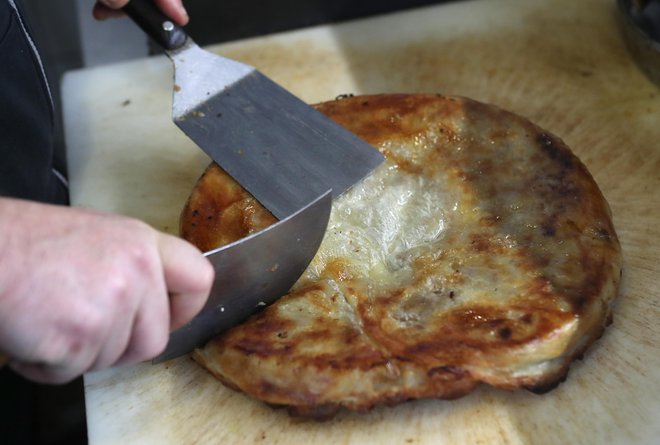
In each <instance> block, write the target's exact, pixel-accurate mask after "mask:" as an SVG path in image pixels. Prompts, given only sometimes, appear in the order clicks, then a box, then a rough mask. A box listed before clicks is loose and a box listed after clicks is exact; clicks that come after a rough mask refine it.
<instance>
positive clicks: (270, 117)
mask: <svg viewBox="0 0 660 445" xmlns="http://www.w3.org/2000/svg"><path fill="white" fill-rule="evenodd" d="M168 54H169V56H170V58H171V59H172V61H173V62H174V66H175V89H174V90H175V92H174V98H173V112H172V114H173V119H174V121H175V123H176V124H177V125H178V126H179V127H180V128H181V129H182V130H183V131H184V132H185V133H186V134H187V135H188V136H189V137H190V138H191V139H192V140H194V141H195V142H196V143H197V145H199V146H200V147H201V148H202V149H203V150H204V151H205V152H206V153H207V154H208V155H209V156H210V157H211V158H212V159H213V160H214V161H216V162H217V163H218V164H219V165H220V166H221V167H222V168H223V169H225V170H226V171H227V172H228V173H229V174H230V175H231V176H233V177H234V179H236V180H237V181H238V183H240V184H241V185H242V186H243V187H245V188H246V189H247V190H248V191H249V192H250V193H251V194H252V195H253V196H254V197H255V198H256V199H257V200H259V201H260V202H261V203H262V204H263V205H264V206H265V207H266V208H267V209H268V210H270V211H271V212H272V213H273V214H274V215H275V216H276V217H277V218H278V219H283V218H286V217H287V216H289V215H291V214H292V213H294V212H296V211H297V210H299V209H301V208H302V207H304V206H305V205H307V204H308V203H310V202H312V201H313V200H315V199H316V198H318V197H319V196H320V195H321V194H323V193H324V192H325V191H326V190H329V189H331V190H332V193H333V195H334V196H335V197H336V196H338V195H340V194H341V193H343V192H344V191H345V190H347V189H348V188H349V187H350V186H352V185H353V184H354V183H356V182H357V181H359V180H360V179H362V178H363V177H365V176H366V175H367V174H369V173H370V172H371V171H372V170H373V169H374V168H376V167H377V166H378V165H379V164H380V163H381V162H383V160H384V157H383V155H382V154H381V153H380V152H379V151H378V150H376V149H375V148H373V147H372V146H371V145H369V144H367V143H366V142H364V141H363V140H361V139H359V138H358V137H356V136H355V135H353V134H352V133H350V132H349V131H347V130H345V129H344V128H343V127H341V126H339V125H338V124H336V123H335V122H333V121H332V120H330V119H329V118H327V117H326V116H324V115H323V114H321V113H320V112H318V111H316V110H314V109H313V108H312V107H310V106H309V105H307V104H306V103H304V102H303V101H301V100H300V99H298V98H297V97H295V96H294V95H292V94H291V93H289V92H288V91H286V90H285V89H284V88H282V87H281V86H279V85H277V84H276V83H275V82H273V81H272V80H270V79H268V78H267V77H266V76H264V75H263V74H261V73H260V72H258V71H257V70H256V69H254V68H253V67H251V66H249V65H245V64H242V63H239V62H236V61H233V60H229V59H226V58H224V57H220V56H217V55H215V54H212V53H210V52H208V51H205V50H202V49H201V48H199V47H198V46H197V45H196V44H194V43H193V42H192V41H191V40H190V39H189V40H188V42H187V43H186V44H185V45H184V46H183V47H181V48H179V49H177V50H174V51H169V52H168Z"/></svg>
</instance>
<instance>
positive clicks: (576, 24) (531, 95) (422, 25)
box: [63, 0, 660, 445]
mask: <svg viewBox="0 0 660 445" xmlns="http://www.w3.org/2000/svg"><path fill="white" fill-rule="evenodd" d="M193 19H194V18H193ZM212 50H214V51H217V52H221V53H222V54H224V55H226V56H228V57H232V58H236V59H239V60H241V61H244V62H247V63H250V64H253V65H255V66H257V67H258V68H260V69H261V70H262V71H264V72H265V73H266V74H267V75H269V76H271V77H272V78H274V79H275V80H276V81H278V82H280V83H282V84H283V85H284V86H285V87H287V88H289V89H291V90H292V91H294V92H295V93H296V94H298V95H299V96H300V97H302V98H303V99H304V100H307V101H309V102H318V101H323V100H329V99H332V98H334V97H335V96H336V95H339V94H345V93H355V94H358V93H388V92H405V93H415V92H438V93H444V94H452V95H462V96H468V97H471V98H473V99H477V100H481V101H484V102H489V103H493V104H495V105H498V106H501V107H504V108H507V109H509V110H511V111H514V112H516V113H519V114H521V115H523V116H526V117H528V118H529V119H531V120H532V121H534V122H535V123H537V124H539V125H541V126H542V127H544V128H545V129H547V130H549V131H551V132H553V133H555V134H556V135H558V136H560V137H561V138H562V139H564V141H565V142H566V143H567V144H568V145H569V146H570V147H571V148H572V149H573V151H574V152H575V153H576V154H577V155H578V156H579V157H580V158H581V159H582V161H583V162H584V163H585V165H586V166H587V167H588V168H589V170H590V171H591V173H592V174H593V176H594V178H595V180H596V182H597V183H598V184H599V186H600V187H601V189H602V191H603V193H604V195H605V197H606V198H607V200H608V201H609V203H610V206H611V209H612V212H613V215H614V223H615V226H616V230H617V232H618V235H619V237H620V240H621V244H622V249H623V255H624V274H623V282H622V287H621V291H620V296H619V298H618V300H617V302H616V306H615V308H614V322H613V324H612V325H611V326H610V327H609V328H608V329H607V331H606V332H605V335H604V336H603V337H602V338H601V339H600V340H599V341H597V342H596V343H595V344H594V345H593V346H592V347H591V348H590V349H589V351H588V352H587V354H586V355H585V357H584V359H583V360H582V361H578V362H576V363H575V364H574V365H573V367H572V369H571V371H570V373H569V376H568V379H567V380H566V382H564V383H563V384H562V385H560V386H559V387H558V388H557V389H555V390H554V391H552V392H550V393H547V394H545V395H534V394H531V393H529V392H526V391H514V392H506V391H501V390H494V389H491V388H488V387H480V388H479V389H477V391H475V392H474V393H472V394H470V395H469V396H467V397H465V398H462V399H459V400H455V401H439V400H425V401H418V402H411V403H406V404H403V405H401V406H397V407H394V408H386V407H383V408H378V409H375V410H373V411H371V412H368V413H364V414H354V413H342V414H340V415H339V416H337V417H336V418H335V419H334V420H332V421H329V422H322V423H316V422H311V421H301V420H298V419H293V418H290V417H289V416H288V415H287V414H286V412H284V411H282V410H276V409H272V408H270V407H267V406H265V405H263V404H261V403H259V402H257V401H254V400H251V399H249V398H248V397H246V396H244V395H242V394H240V393H237V392H234V391H231V390H229V389H226V388H225V387H223V386H222V385H221V384H219V383H218V382H217V381H216V380H215V379H213V378H212V377H211V376H209V375H208V374H207V373H206V372H205V371H203V370H202V369H201V368H199V367H198V366H197V365H196V364H195V363H193V362H192V361H191V360H190V359H189V358H188V357H183V358H180V359H177V360H173V361H171V362H167V363H165V364H161V365H157V366H151V365H149V364H142V365H138V366H132V367H126V368H121V369H112V370H107V371H103V372H99V373H95V374H90V375H87V376H86V377H85V382H86V403H87V413H88V429H89V440H90V443H91V444H92V445H97V444H116V443H127V444H128V443H130V444H133V443H145V444H153V443H159V444H167V443H172V444H181V443H186V444H192V443H199V444H208V443H222V444H251V443H264V444H278V443H279V444H298V443H314V444H324V443H332V444H349V443H351V444H352V443H355V444H364V443H377V444H422V443H426V444H465V443H472V444H479V443H481V444H498V443H506V444H528V443H533V444H564V443H584V444H593V443H626V444H628V443H649V444H650V443H658V442H657V441H658V438H659V437H660V420H658V419H660V397H659V394H660V350H659V349H660V348H658V343H657V339H658V338H659V336H660V323H658V320H659V319H660V317H659V315H660V309H659V301H660V89H659V88H658V87H657V86H656V85H654V84H652V83H651V82H650V81H648V80H647V79H646V77H644V75H643V74H642V73H641V71H640V70H639V69H638V68H637V66H636V65H635V64H634V62H633V61H632V59H631V58H630V55H629V53H628V51H627V49H626V47H625V44H624V42H623V40H622V38H621V35H620V32H619V26H618V22H617V16H616V7H615V4H614V2H613V1H609V0H582V1H579V2H574V1H570V0H555V1H543V0H534V1H530V0H497V1H495V0H491V1H487V0H475V1H467V2H456V3H449V4H443V5H438V6H434V7H429V8H424V9H420V10H414V11H410V12H405V13H399V14H393V15H388V16H383V17H378V18H375V19H368V20H362V21H356V22H352V23H348V24H344V25H338V26H328V27H320V28H313V29H309V30H303V31H298V32H291V33H286V34H281V35H276V36H268V37H263V38H257V39H251V40H247V41H242V42H235V43H231V44H226V45H222V46H217V47H213V48H212ZM171 88H172V81H171V68H170V67H169V65H168V62H167V61H166V60H165V59H163V58H155V59H147V60H140V61H136V62H130V63H126V64H121V65H114V66H109V67H103V68H97V69H92V70H84V71H79V72H74V73H70V74H69V75H67V77H66V78H65V80H64V84H63V89H64V91H63V96H64V97H65V104H64V105H65V107H64V108H65V122H66V136H67V141H68V145H69V168H70V172H71V184H72V200H73V202H74V204H76V205H82V206H91V207H95V208H99V209H102V210H107V211H113V212H118V213H123V214H127V215H131V216H136V217H139V218H141V219H143V220H145V221H147V222H149V223H151V224H153V225H154V226H156V227H158V228H160V229H163V230H167V231H170V232H173V233H176V230H177V220H178V213H179V212H180V210H181V208H182V206H183V203H184V202H185V199H186V197H187V194H188V193H189V191H190V190H191V188H192V184H193V183H194V182H195V180H196V178H197V176H198V175H199V174H200V172H201V171H202V169H203V167H204V166H205V165H206V163H207V162H208V160H207V159H206V158H205V157H204V155H202V154H201V153H200V152H199V150H197V149H196V148H195V147H194V145H192V143H190V142H189V141H188V140H186V139H185V137H184V136H183V135H181V134H179V133H178V130H176V128H174V125H173V124H172V123H171V121H170V120H169V109H168V107H170V106H171V103H170V93H171Z"/></svg>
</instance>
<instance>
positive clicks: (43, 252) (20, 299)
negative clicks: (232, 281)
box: [0, 199, 214, 383]
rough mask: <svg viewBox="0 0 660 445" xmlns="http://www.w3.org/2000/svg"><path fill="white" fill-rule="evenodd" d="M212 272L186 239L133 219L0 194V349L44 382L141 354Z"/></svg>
mask: <svg viewBox="0 0 660 445" xmlns="http://www.w3.org/2000/svg"><path fill="white" fill-rule="evenodd" d="M213 274H214V272H213V268H212V266H211V264H210V263H209V262H208V260H207V259H206V258H204V256H202V255H201V253H200V252H199V251H198V250H197V249H196V248H195V247H193V246H192V245H191V244H188V243H187V242H185V241H183V240H181V239H179V238H176V237H174V236H171V235H166V234H164V233H161V232H158V231H156V230H154V229H153V228H151V227H150V226H148V225H146V224H144V223H142V222H139V221H137V220H133V219H129V218H124V217H121V216H115V215H108V214H103V213H99V212H94V211H89V210H83V209H74V208H67V207H59V206H50V205H44V204H37V203H30V202H26V201H20V200H11V199H0V351H1V352H4V353H7V354H8V355H9V356H10V357H11V359H12V360H11V362H10V366H11V367H12V368H13V369H14V370H15V371H16V372H18V373H19V374H22V375H23V376H25V377H27V378H29V379H32V380H34V381H37V382H44V383H63V382H66V381H69V380H71V379H73V378H75V377H77V376H79V375H81V374H82V373H85V372H88V371H94V370H99V369H103V368H107V367H111V366H115V365H121V364H128V363H135V362H139V361H143V360H147V359H150V358H152V357H154V356H156V355H158V354H159V353H160V352H161V351H162V350H163V349H164V347H165V345H166V343H167V340H168V338H169V332H170V330H172V329H176V328H177V327H180V326H182V325H183V324H185V323H186V322H187V321H189V320H190V319H191V318H192V317H193V316H194V315H195V314H196V313H197V312H199V310H200V309H201V308H202V306H203V305H204V303H205V301H206V299H207V296H208V293H209V290H210V287H211V284H212V282H213ZM168 294H169V295H168Z"/></svg>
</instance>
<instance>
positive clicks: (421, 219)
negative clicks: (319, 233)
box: [300, 162, 448, 291]
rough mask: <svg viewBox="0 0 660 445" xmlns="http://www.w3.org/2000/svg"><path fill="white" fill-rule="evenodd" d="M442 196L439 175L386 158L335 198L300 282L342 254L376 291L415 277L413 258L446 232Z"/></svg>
mask: <svg viewBox="0 0 660 445" xmlns="http://www.w3.org/2000/svg"><path fill="white" fill-rule="evenodd" d="M442 196H447V194H446V193H445V192H444V191H443V190H442V187H441V185H440V184H439V183H438V182H437V181H430V180H429V179H427V178H425V177H423V176H418V175H411V174H408V173H406V172H403V171H401V170H400V169H398V168H397V167H396V166H395V165H394V164H392V163H391V162H386V163H385V164H384V165H382V166H381V167H379V168H378V169H377V170H376V171H374V172H373V173H372V174H371V175H370V176H369V177H367V178H366V179H365V180H364V181H362V182H360V183H358V184H356V185H355V186H354V187H353V188H351V189H350V190H348V191H347V192H346V193H344V194H343V195H342V196H340V197H339V198H338V199H337V200H336V201H335V202H334V203H333V207H332V212H331V215H330V221H329V224H328V230H327V232H326V235H325V238H324V240H323V243H322V244H321V247H320V249H319V251H318V253H317V255H316V256H315V258H314V259H313V261H312V263H311V264H310V266H309V268H308V269H307V271H306V272H305V274H304V275H303V277H302V279H301V281H300V282H306V281H307V280H318V279H319V278H320V277H322V276H323V275H324V271H325V269H326V268H327V267H328V265H329V264H332V263H333V261H337V260H341V261H342V262H343V264H344V265H346V266H348V267H347V268H346V269H350V271H351V274H352V276H351V278H352V279H354V280H360V281H361V280H368V281H369V284H370V288H372V289H373V290H376V291H378V290H382V289H386V288H391V287H395V286H401V285H402V283H406V282H408V281H410V278H411V275H412V267H411V264H412V261H413V260H414V259H415V258H417V257H419V256H420V254H421V253H423V252H427V251H430V250H432V249H433V248H434V247H435V246H437V243H438V242H439V241H440V240H441V239H442V237H443V234H444V233H445V229H446V227H447V225H448V224H447V217H448V216H447V212H446V211H445V209H446V208H447V207H448V206H447V204H446V203H444V202H442V201H439V199H438V198H439V197H442Z"/></svg>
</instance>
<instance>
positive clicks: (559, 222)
mask: <svg viewBox="0 0 660 445" xmlns="http://www.w3.org/2000/svg"><path fill="white" fill-rule="evenodd" d="M318 109H319V110H320V111H322V112H323V113H325V114H327V115H328V116H329V117H331V118H332V119H334V120H335V121H337V122H338V123H340V124H341V125H343V126H345V127H346V128H348V129H349V130H351V131H353V132H354V133H356V134H357V135H358V136H360V137H362V138H363V139H365V140H366V141H368V142H369V143H371V144H372V145H374V146H375V147H377V148H379V149H380V150H381V151H382V152H383V153H384V154H385V155H386V156H387V158H388V160H389V162H390V164H389V167H388V168H390V170H396V172H395V173H382V172H380V173H377V174H374V177H375V176H378V175H390V178H391V177H392V176H391V175H395V177H401V178H404V179H403V180H404V181H408V182H406V184H416V183H421V184H423V185H422V186H420V187H419V189H414V187H413V189H411V190H412V191H411V192H410V193H409V194H410V195H414V194H415V193H417V194H423V195H424V197H425V199H427V201H425V202H427V204H426V207H424V206H421V207H419V208H418V209H417V210H416V211H417V212H422V211H423V212H426V211H427V207H428V202H430V203H432V207H433V209H431V210H428V212H429V213H428V215H432V216H433V215H436V216H437V215H442V218H443V221H441V222H442V224H441V228H442V231H441V232H439V233H440V234H439V235H438V236H437V237H436V238H434V239H433V240H431V241H429V242H428V243H426V244H425V245H421V246H414V247H411V248H409V249H408V250H402V251H397V252H398V253H397V254H396V255H395V258H390V259H386V261H385V263H386V267H385V269H386V272H385V273H384V274H382V273H381V272H378V273H381V275H378V274H377V273H376V272H374V271H371V269H370V271H367V272H364V271H363V270H362V263H360V262H359V261H354V260H355V259H354V258H352V257H351V255H347V254H345V252H344V253H343V254H341V255H340V254H331V255H330V254H329V255H328V256H327V258H324V259H323V260H316V259H315V261H316V262H317V263H318V264H316V263H313V264H316V266H315V267H316V269H315V272H314V273H311V272H310V273H308V274H307V275H305V276H304V277H303V278H302V279H301V280H300V281H299V283H298V284H297V285H296V286H295V287H294V290H293V291H292V292H291V293H290V294H288V295H286V296H284V297H283V298H282V299H281V300H279V301H278V302H277V303H275V304H273V305H272V306H270V307H268V308H266V309H265V310H264V311H263V312H261V313H260V314H257V315H256V316H254V317H252V318H251V319H250V320H248V321H247V322H246V323H244V324H243V325H241V326H238V327H236V328H234V329H232V330H230V331H228V332H227V333H225V334H224V335H222V336H221V337H219V338H217V339H215V340H213V341H211V342H210V343H209V344H208V345H207V346H206V347H205V348H203V349H200V350H197V351H196V352H195V353H194V358H195V360H197V361H198V362H200V363H201V364H202V365H203V366H204V367H206V368H207V369H208V370H209V371H210V372H212V373H213V374H214V375H216V376H217V377H218V378H219V379H220V380H222V381H223V382H224V383H226V384H228V385H229V386H231V387H233V388H237V389H240V390H242V391H244V392H246V393H248V394H250V395H252V396H254V397H257V398H259V399H261V400H264V401H266V402H267V403H271V404H275V405H286V406H288V407H289V408H290V409H291V410H292V412H295V413H298V414H301V415H307V416H317V417H323V416H327V415H330V414H332V413H333V412H334V411H335V410H336V409H338V408H340V407H345V408H348V409H353V410H365V409H369V408H371V407H373V406H374V405H376V404H394V403H399V402H402V401H405V400H408V399H419V398H426V397H439V398H455V397H460V396H462V395H464V394H466V393H468V392H470V391H471V390H472V389H473V388H474V386H476V385H477V384H478V383H479V382H486V383H489V384H491V385H494V386H497V387H501V388H506V389H514V388H519V387H526V388H530V389H534V388H536V389H539V390H540V389H543V388H546V387H548V386H551V385H552V384H553V383H554V382H557V381H558V380H561V379H562V378H564V376H565V375H566V373H567V371H568V367H569V365H570V362H571V361H572V360H573V359H574V358H575V357H577V356H579V355H580V354H582V352H583V351H584V350H585V349H586V348H587V347H588V346H589V345H590V344H591V343H592V342H593V341H594V340H595V339H596V338H598V337H599V336H600V335H601V333H602V331H603V329H604V326H605V324H606V321H607V320H608V319H609V317H610V303H611V302H612V300H613V299H614V297H615V296H616V292H617V288H618V281H619V276H620V267H621V255H620V248H619V243H618V239H617V237H616V233H615V231H614V228H613V226H612V222H611V218H610V213H609V208H608V206H607V203H606V201H605V199H604V198H603V196H602V194H601V193H600V191H599V189H598V187H597V186H596V184H595V182H594V181H593V179H592V178H591V176H590V174H589V173H588V171H587V170H586V168H585V167H584V165H582V163H581V162H580V161H579V160H578V159H577V158H576V157H575V156H574V155H573V154H572V153H571V151H570V150H569V149H568V147H566V145H565V144H564V143H563V142H562V141H561V140H560V139H558V138H556V137H555V136H553V135H551V134H549V133H548V132H545V131H544V130H542V129H540V128H538V127H537V126H535V125H534V124H532V123H530V122H529V121H527V120H526V119H523V118H521V117H519V116H517V115H514V114H512V113H509V112H506V111H503V110H501V109H498V108H496V107H493V106H490V105H485V104H481V103H478V102H475V101H472V100H468V99H464V98H456V97H443V96H433V95H382V96H363V97H353V98H349V99H343V100H338V101H333V102H328V103H324V104H320V105H318ZM397 175H398V176H397ZM411 178H412V179H411ZM374 181H375V180H374ZM411 181H412V182H411ZM406 191H407V189H406ZM355 193H358V192H355ZM342 199H344V198H342ZM345 199H351V198H345ZM445 206H446V208H445ZM420 209H421V210H420ZM333 212H334V210H333ZM434 212H435V213H434ZM438 212H440V213H438ZM419 215H420V216H419V219H420V220H421V219H423V218H424V217H425V216H428V215H427V214H426V213H424V214H421V213H420V214H419ZM436 216H433V218H436V219H438V217H436ZM415 217H417V214H415ZM444 218H446V219H444ZM427 219H428V218H427ZM413 221H414V218H413ZM273 222H274V219H273V218H272V216H271V215H270V214H269V213H268V212H267V211H266V210H265V209H263V208H262V207H261V206H260V205H259V204H258V203H257V202H255V201H254V200H253V198H251V197H250V196H249V195H247V194H246V193H245V192H244V191H243V190H242V189H240V187H238V186H237V185H236V184H235V183H233V181H232V180H231V178H229V177H228V176H227V175H226V174H224V173H223V172H222V170H220V169H219V168H218V167H217V166H215V165H211V166H210V167H209V168H208V169H207V171H206V172H205V174H204V176H203V177H202V178H201V179H200V181H199V183H198V184H197V186H196V188H195V190H194V191H193V194H192V195H191V198H190V200H189V202H188V204H187V206H186V208H185V210H184V213H183V215H182V224H181V229H182V234H183V236H184V237H185V238H187V239H189V240H191V241H192V242H193V243H195V244H197V245H198V246H199V247H200V248H201V249H204V250H208V249H211V248H214V247H217V246H219V245H222V244H226V243H228V242H231V241H234V240H236V239H239V238H241V237H243V236H245V235H247V234H249V233H251V232H253V231H255V230H259V229H261V228H263V227H265V226H267V225H269V224H272V223H273ZM431 222H433V221H431ZM408 224H410V223H408ZM419 224H422V225H423V224H426V223H422V222H420V223H419ZM357 225H358V226H359V224H357ZM342 227H343V226H342ZM351 227H352V226H351ZM356 227H357V226H356ZM429 227H430V226H429ZM413 228H414V227H413ZM410 229H412V228H410ZM351 230H353V229H351ZM355 230H356V232H355V233H357V234H364V233H363V232H364V231H365V230H366V231H367V235H369V233H368V231H369V230H370V229H369V227H368V225H367V227H366V228H365V227H362V228H360V227H357V228H355ZM360 230H362V231H363V232H360ZM374 230H375V229H374ZM405 230H409V229H405ZM338 236H339V235H338ZM356 236H357V235H356ZM338 239H341V238H338ZM352 241H353V240H352V239H349V241H348V242H349V243H350V242H352ZM404 241H405V240H404ZM328 242H330V241H328ZM324 243H325V241H324ZM356 243H357V241H356ZM404 244H405V242H404ZM356 245H357V244H356ZM360 248H362V247H360ZM322 249H323V247H322ZM358 251H359V248H357V247H356V250H355V252H356V253H355V255H360V254H362V253H361V252H358ZM342 252H343V251H342ZM390 260H391V261H390ZM377 266H378V267H381V266H382V265H381V264H380V263H378V264H377ZM388 267H389V269H388ZM374 268H377V267H376V266H374ZM381 268H382V267H381ZM374 270H375V269H374ZM378 270H380V269H378ZM365 274H366V275H365ZM399 276H400V277H399ZM375 277H381V278H375ZM392 277H397V278H392Z"/></svg>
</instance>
